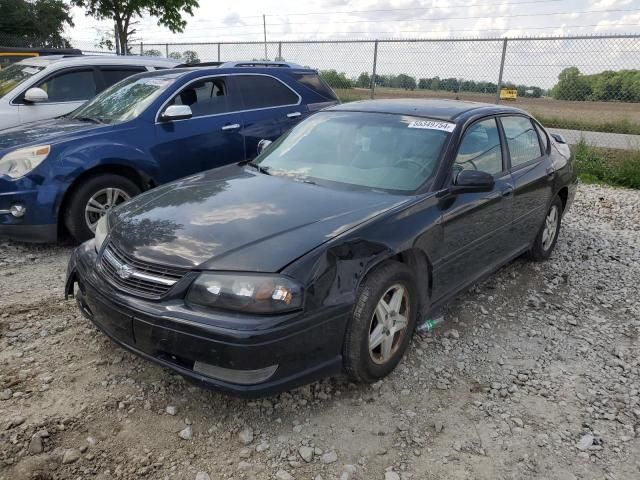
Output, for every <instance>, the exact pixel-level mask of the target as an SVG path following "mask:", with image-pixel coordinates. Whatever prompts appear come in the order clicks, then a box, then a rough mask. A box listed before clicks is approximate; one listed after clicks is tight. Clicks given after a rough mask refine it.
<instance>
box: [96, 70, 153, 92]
mask: <svg viewBox="0 0 640 480" xmlns="http://www.w3.org/2000/svg"><path fill="white" fill-rule="evenodd" d="M100 71H101V72H102V78H103V79H104V83H105V86H104V88H109V87H110V86H111V85H115V84H116V83H118V82H119V81H120V80H124V79H125V78H127V77H130V76H131V75H135V74H136V73H141V72H146V71H147V69H146V68H144V67H125V68H110V67H102V68H100Z"/></svg>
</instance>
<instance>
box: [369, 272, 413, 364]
mask: <svg viewBox="0 0 640 480" xmlns="http://www.w3.org/2000/svg"><path fill="white" fill-rule="evenodd" d="M409 305H410V302H409V292H408V291H407V288H406V287H404V286H402V285H400V284H396V285H393V286H392V287H390V288H389V289H387V291H386V292H385V293H384V295H382V298H381V299H380V300H379V301H378V304H377V305H376V309H375V311H374V312H373V315H372V317H371V324H370V327H369V355H370V356H371V360H373V362H374V363H376V364H378V365H381V364H385V363H387V362H388V361H389V360H390V359H391V358H392V357H393V356H394V355H395V353H396V352H397V351H398V348H399V347H400V345H402V341H403V339H404V336H405V335H406V333H407V326H408V324H409V318H410V317H409V314H410V312H409Z"/></svg>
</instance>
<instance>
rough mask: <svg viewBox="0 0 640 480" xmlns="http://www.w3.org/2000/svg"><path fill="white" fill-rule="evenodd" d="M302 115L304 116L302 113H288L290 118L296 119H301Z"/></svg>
mask: <svg viewBox="0 0 640 480" xmlns="http://www.w3.org/2000/svg"><path fill="white" fill-rule="evenodd" d="M300 115H302V114H301V113H300V112H291V113H287V117H288V118H296V117H299V116H300Z"/></svg>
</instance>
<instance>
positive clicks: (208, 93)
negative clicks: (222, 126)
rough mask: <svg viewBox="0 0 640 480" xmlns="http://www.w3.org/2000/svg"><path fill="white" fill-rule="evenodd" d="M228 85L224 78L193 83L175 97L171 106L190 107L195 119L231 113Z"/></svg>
mask: <svg viewBox="0 0 640 480" xmlns="http://www.w3.org/2000/svg"><path fill="white" fill-rule="evenodd" d="M227 93H228V92H227V84H226V82H225V80H224V78H222V77H216V78H210V79H206V80H202V81H199V82H195V83H191V84H189V85H187V86H186V87H185V88H184V89H182V90H181V91H180V93H179V94H178V95H176V96H175V97H173V99H172V100H171V102H170V103H169V105H188V106H189V107H191V112H192V113H193V117H194V118H195V117H202V116H205V115H213V114H216V113H227V112H229V111H231V106H230V105H229V96H228V95H227Z"/></svg>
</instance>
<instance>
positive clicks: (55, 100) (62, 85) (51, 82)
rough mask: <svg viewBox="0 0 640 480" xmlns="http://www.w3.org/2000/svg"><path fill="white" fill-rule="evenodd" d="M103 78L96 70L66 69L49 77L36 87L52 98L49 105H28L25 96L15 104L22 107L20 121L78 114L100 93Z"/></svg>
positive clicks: (47, 103)
mask: <svg viewBox="0 0 640 480" xmlns="http://www.w3.org/2000/svg"><path fill="white" fill-rule="evenodd" d="M100 83H101V78H100V76H99V74H98V72H97V70H96V69H95V68H93V67H78V68H66V69H64V70H59V71H57V72H54V73H52V74H51V75H48V76H47V77H46V78H45V79H44V80H42V81H41V82H39V83H37V84H35V85H32V87H37V88H41V89H42V90H44V91H45V92H47V95H48V96H49V98H48V100H47V101H46V102H39V103H28V102H26V101H25V100H24V93H25V92H22V94H21V95H20V96H19V97H18V98H17V99H16V100H15V101H14V102H15V103H17V104H18V105H19V113H20V122H21V123H26V122H35V121H37V120H45V119H49V118H55V117H58V116H60V115H64V114H67V113H70V112H72V111H74V110H75V109H76V108H78V107H79V106H80V105H82V104H83V103H85V102H86V101H87V100H89V99H91V98H93V97H95V96H96V95H97V94H98V92H99V88H100V87H99V86H100Z"/></svg>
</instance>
